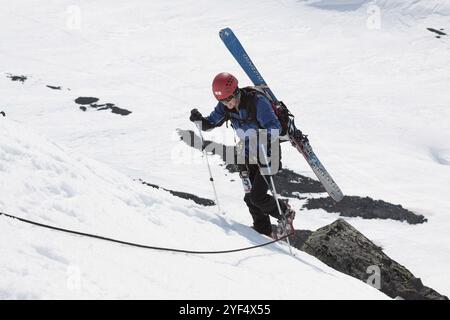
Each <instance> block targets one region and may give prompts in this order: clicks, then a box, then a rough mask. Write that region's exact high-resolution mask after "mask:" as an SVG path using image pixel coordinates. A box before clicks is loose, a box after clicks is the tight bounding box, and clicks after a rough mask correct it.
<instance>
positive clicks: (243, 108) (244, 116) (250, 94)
mask: <svg viewBox="0 0 450 320" xmlns="http://www.w3.org/2000/svg"><path fill="white" fill-rule="evenodd" d="M240 90H241V101H240V103H239V112H238V111H237V110H236V109H233V110H232V111H231V110H229V109H228V108H227V107H226V106H225V105H224V104H222V103H221V102H219V103H218V104H217V105H216V107H215V108H214V110H213V111H212V112H211V114H210V115H209V116H207V117H205V118H204V120H205V121H203V130H210V129H212V128H215V127H220V126H221V125H222V124H223V123H224V122H225V121H227V120H230V122H231V126H232V127H233V129H234V130H235V131H236V134H237V135H238V137H239V138H240V139H241V140H243V139H245V140H246V141H248V140H249V135H248V131H247V130H249V129H253V130H255V131H256V132H257V130H258V129H274V130H277V133H278V135H279V134H280V133H281V124H280V121H279V120H278V117H277V116H276V114H275V112H274V110H273V108H272V104H271V102H270V101H269V99H267V97H265V96H264V95H263V94H261V93H258V92H255V91H250V90H248V89H245V88H243V89H240ZM246 132H247V133H246ZM268 134H269V139H270V131H269V132H268ZM245 151H246V152H245V154H246V157H247V158H248V154H249V149H248V142H247V143H246V147H245ZM270 153H271V152H270V145H269V148H268V150H267V155H268V156H269V157H270Z"/></svg>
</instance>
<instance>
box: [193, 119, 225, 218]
mask: <svg viewBox="0 0 450 320" xmlns="http://www.w3.org/2000/svg"><path fill="white" fill-rule="evenodd" d="M195 125H196V126H197V129H198V133H199V135H200V141H201V144H202V146H201V148H202V152H203V154H204V155H205V158H206V164H207V165H208V172H209V181H211V184H212V188H213V191H214V197H215V198H216V204H217V210H218V212H219V214H224V213H223V212H222V210H220V203H219V197H218V196H217V192H216V185H215V184H214V178H213V176H212V173H211V167H210V165H209V159H208V153H207V152H206V150H205V148H203V144H204V140H203V134H202V130H201V128H200V126H199V124H198V123H197V122H195Z"/></svg>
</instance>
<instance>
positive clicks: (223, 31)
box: [219, 27, 233, 37]
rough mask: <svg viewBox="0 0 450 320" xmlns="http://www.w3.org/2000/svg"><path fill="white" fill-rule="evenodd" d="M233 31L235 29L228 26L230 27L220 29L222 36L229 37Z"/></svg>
mask: <svg viewBox="0 0 450 320" xmlns="http://www.w3.org/2000/svg"><path fill="white" fill-rule="evenodd" d="M232 33H233V31H232V30H231V29H230V28H228V27H226V28H223V29H221V30H220V31H219V35H220V37H224V36H225V37H227V36H229V35H230V34H232Z"/></svg>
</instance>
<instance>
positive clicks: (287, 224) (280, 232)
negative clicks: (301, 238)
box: [273, 203, 295, 239]
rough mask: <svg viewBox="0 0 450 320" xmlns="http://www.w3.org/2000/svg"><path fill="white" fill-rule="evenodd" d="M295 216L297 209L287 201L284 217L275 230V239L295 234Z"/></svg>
mask: <svg viewBox="0 0 450 320" xmlns="http://www.w3.org/2000/svg"><path fill="white" fill-rule="evenodd" d="M294 218H295V211H294V209H292V208H291V206H290V205H289V204H288V203H286V210H285V211H284V212H283V217H282V218H281V219H279V220H278V225H277V228H276V231H275V234H274V235H273V236H275V238H274V239H280V238H282V237H285V236H288V235H292V234H294V231H295V229H294V224H293V223H294Z"/></svg>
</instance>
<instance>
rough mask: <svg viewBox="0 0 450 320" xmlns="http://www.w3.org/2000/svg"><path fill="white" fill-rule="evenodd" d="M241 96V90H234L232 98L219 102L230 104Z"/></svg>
mask: <svg viewBox="0 0 450 320" xmlns="http://www.w3.org/2000/svg"><path fill="white" fill-rule="evenodd" d="M240 94H241V91H240V90H239V88H236V90H234V92H233V93H232V94H231V96H229V97H228V98H225V99H222V100H219V101H220V102H222V103H228V102H230V101H231V100H233V99H234V98H236V97H237V96H239V95H240Z"/></svg>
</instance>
